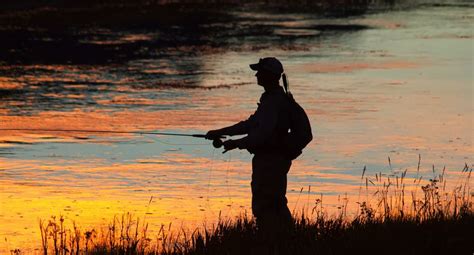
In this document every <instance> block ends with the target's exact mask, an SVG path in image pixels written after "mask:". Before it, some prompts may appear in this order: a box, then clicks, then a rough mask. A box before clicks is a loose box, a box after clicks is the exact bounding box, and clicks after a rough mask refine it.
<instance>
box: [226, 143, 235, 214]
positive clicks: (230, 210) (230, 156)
mask: <svg viewBox="0 0 474 255" xmlns="http://www.w3.org/2000/svg"><path fill="white" fill-rule="evenodd" d="M231 160H232V152H229V159H228V161H227V163H226V164H227V166H226V173H225V186H226V189H227V196H228V197H229V202H230V206H229V214H231V212H232V205H233V203H234V202H233V201H232V197H231V196H230V191H229V169H230V163H231Z"/></svg>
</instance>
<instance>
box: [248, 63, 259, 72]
mask: <svg viewBox="0 0 474 255" xmlns="http://www.w3.org/2000/svg"><path fill="white" fill-rule="evenodd" d="M249 66H250V69H252V70H254V71H258V69H259V64H258V63H257V64H250V65H249Z"/></svg>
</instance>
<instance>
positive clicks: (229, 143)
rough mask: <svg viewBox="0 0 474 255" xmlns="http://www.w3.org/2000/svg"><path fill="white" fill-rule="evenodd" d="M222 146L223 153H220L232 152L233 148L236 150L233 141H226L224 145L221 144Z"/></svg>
mask: <svg viewBox="0 0 474 255" xmlns="http://www.w3.org/2000/svg"><path fill="white" fill-rule="evenodd" d="M222 145H223V146H224V152H222V153H226V152H228V151H230V150H233V149H235V148H237V147H238V146H237V142H236V141H235V140H227V141H224V143H223V144H222Z"/></svg>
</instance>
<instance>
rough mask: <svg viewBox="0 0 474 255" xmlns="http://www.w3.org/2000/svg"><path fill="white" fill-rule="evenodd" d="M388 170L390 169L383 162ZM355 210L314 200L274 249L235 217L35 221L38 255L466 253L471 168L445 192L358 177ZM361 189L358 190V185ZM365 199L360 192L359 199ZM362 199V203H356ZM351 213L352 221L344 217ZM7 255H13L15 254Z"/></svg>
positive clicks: (439, 184) (472, 219) (473, 226)
mask: <svg viewBox="0 0 474 255" xmlns="http://www.w3.org/2000/svg"><path fill="white" fill-rule="evenodd" d="M389 164H390V167H391V163H390V162H389ZM365 173H366V169H365V168H364V170H363V172H362V176H361V185H360V189H359V201H357V205H358V208H357V210H356V211H355V212H349V213H348V212H347V210H348V207H347V203H348V201H347V199H343V202H342V204H341V205H340V206H339V207H338V212H337V213H336V214H334V215H329V214H328V213H327V211H326V210H325V205H324V204H323V198H322V195H321V197H320V198H318V199H315V200H314V202H313V204H311V205H308V206H306V208H305V209H303V210H302V211H301V212H300V213H298V214H295V213H294V215H293V216H294V220H293V223H292V224H291V226H290V227H289V228H288V229H287V231H286V235H285V238H284V239H283V238H282V239H280V240H278V242H277V244H275V245H271V246H268V245H263V244H262V243H261V242H260V241H259V240H260V238H259V232H258V229H257V227H256V224H255V221H254V219H252V218H251V217H250V216H248V215H247V214H242V215H240V216H239V217H236V218H235V219H223V218H221V217H219V219H218V222H217V223H216V224H215V225H213V226H212V227H204V228H199V229H196V230H195V231H194V232H192V233H189V232H188V231H184V230H183V231H179V232H176V231H172V230H171V225H168V226H164V225H162V226H161V228H160V229H159V231H158V234H157V235H155V236H153V237H151V236H148V234H147V232H148V224H147V223H146V222H142V221H140V219H139V218H137V217H133V216H132V215H131V214H124V215H122V216H121V217H114V219H112V220H111V221H110V223H109V224H108V227H107V228H106V229H102V230H95V229H90V230H81V229H79V227H78V226H77V225H76V224H75V223H74V222H73V223H72V226H69V227H65V223H64V222H65V219H64V218H63V217H52V218H51V219H49V220H47V221H46V220H41V221H40V224H39V225H40V230H41V240H42V243H41V244H42V251H43V254H265V252H266V254H359V253H364V254H472V252H473V251H474V210H473V203H472V201H471V199H472V196H473V194H471V191H470V184H471V183H470V178H471V173H472V168H471V169H469V167H468V166H467V165H465V166H464V169H463V170H462V171H461V176H460V177H459V179H458V181H457V183H456V184H455V185H454V189H452V190H451V191H449V192H448V191H447V190H446V179H445V169H443V170H442V173H441V174H439V175H436V174H435V170H434V167H433V178H431V179H428V180H425V181H424V180H423V177H421V176H420V177H418V175H419V164H418V168H417V172H416V177H415V178H412V179H407V178H406V173H407V170H405V171H402V172H400V173H398V174H396V173H393V170H392V174H389V175H385V174H382V173H377V174H375V178H373V177H367V176H365ZM364 183H365V184H364ZM364 193H365V194H364ZM364 197H365V198H364ZM350 213H352V214H351V215H352V216H349V214H350ZM12 253H17V254H19V253H21V251H20V250H15V251H12Z"/></svg>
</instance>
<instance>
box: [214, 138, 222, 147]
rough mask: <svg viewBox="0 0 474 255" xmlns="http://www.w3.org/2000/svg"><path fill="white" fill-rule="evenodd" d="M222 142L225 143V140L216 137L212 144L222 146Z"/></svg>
mask: <svg viewBox="0 0 474 255" xmlns="http://www.w3.org/2000/svg"><path fill="white" fill-rule="evenodd" d="M222 144H223V142H222V140H221V139H220V138H217V139H214V140H213V141H212V146H214V148H220V147H222Z"/></svg>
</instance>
